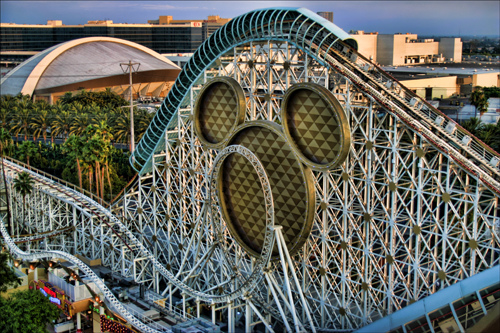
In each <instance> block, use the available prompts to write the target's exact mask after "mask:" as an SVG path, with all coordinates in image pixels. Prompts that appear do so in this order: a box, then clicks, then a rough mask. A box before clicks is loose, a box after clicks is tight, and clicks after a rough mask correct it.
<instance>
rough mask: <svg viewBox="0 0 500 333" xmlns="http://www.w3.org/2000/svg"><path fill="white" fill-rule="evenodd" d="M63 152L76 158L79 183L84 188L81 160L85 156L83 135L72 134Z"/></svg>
mask: <svg viewBox="0 0 500 333" xmlns="http://www.w3.org/2000/svg"><path fill="white" fill-rule="evenodd" d="M63 152H64V153H67V154H68V155H69V156H70V158H71V159H72V160H73V159H74V160H76V167H77V170H78V184H79V185H80V188H83V185H82V167H81V164H80V160H81V159H82V157H83V140H82V138H81V137H79V136H76V135H70V137H69V138H68V140H66V142H65V143H64V145H63Z"/></svg>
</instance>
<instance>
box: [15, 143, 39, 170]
mask: <svg viewBox="0 0 500 333" xmlns="http://www.w3.org/2000/svg"><path fill="white" fill-rule="evenodd" d="M37 152H38V149H37V148H36V145H35V144H34V143H33V141H23V142H21V144H20V145H19V146H18V147H17V153H18V154H19V159H20V160H21V161H26V163H27V164H28V166H29V165H30V157H33V156H35V154H36V153H37Z"/></svg>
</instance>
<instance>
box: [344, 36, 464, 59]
mask: <svg viewBox="0 0 500 333" xmlns="http://www.w3.org/2000/svg"><path fill="white" fill-rule="evenodd" d="M351 36H352V37H353V38H354V39H356V40H357V41H358V50H359V52H360V53H361V54H362V55H364V56H365V57H367V58H369V59H370V60H372V61H374V62H377V63H379V64H381V65H386V66H402V65H412V64H432V63H443V62H461V61H462V41H461V40H460V38H441V40H440V41H439V42H438V41H435V40H434V39H419V38H418V36H417V35H416V34H410V33H407V34H400V33H398V34H378V33H377V32H370V33H365V32H364V31H362V30H359V31H351Z"/></svg>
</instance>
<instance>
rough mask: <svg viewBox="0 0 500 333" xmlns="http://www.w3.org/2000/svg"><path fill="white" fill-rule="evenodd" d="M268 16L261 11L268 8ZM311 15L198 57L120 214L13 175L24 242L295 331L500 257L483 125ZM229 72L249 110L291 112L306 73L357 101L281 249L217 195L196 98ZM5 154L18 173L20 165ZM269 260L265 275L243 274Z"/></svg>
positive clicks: (275, 114) (345, 317) (214, 156)
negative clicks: (306, 208)
mask: <svg viewBox="0 0 500 333" xmlns="http://www.w3.org/2000/svg"><path fill="white" fill-rule="evenodd" d="M260 15H261V14H255V13H254V14H252V15H250V16H251V17H252V20H254V19H255V20H257V19H258V18H261V19H262V18H263V17H267V16H265V15H267V14H262V16H260ZM270 15H271V17H272V16H273V15H275V16H277V15H278V14H275V13H273V14H270ZM250 16H248V17H250ZM267 18H269V17H267ZM243 21H244V19H241V20H240V19H238V20H235V22H236V23H235V24H239V22H243ZM260 21H262V22H264V21H266V22H268V20H259V22H260ZM278 21H279V20H277V21H276V23H275V28H276V27H277V26H278V23H279V22H278ZM283 22H285V21H284V20H283V21H281V23H280V24H282V25H284V24H285V23H283ZM287 22H288V21H287ZM305 22H309V23H310V21H307V20H305V21H304V22H302V23H301V21H299V19H296V20H295V21H293V24H289V22H288V23H286V24H288V27H289V28H290V30H291V31H292V30H293V29H295V30H293V31H294V32H295V33H296V34H297V35H300V36H299V37H300V38H299V37H297V38H291V37H290V38H288V39H286V38H283V37H282V36H280V38H276V40H273V39H272V38H271V37H272V36H271V37H269V36H267V38H266V39H264V38H259V37H262V36H261V35H264V34H265V32H264V31H262V33H260V32H257V31H256V30H252V29H250V30H249V31H251V33H249V34H250V35H252V36H253V37H254V38H253V39H251V40H245V41H243V42H238V43H235V44H234V45H233V46H232V47H230V48H224V50H223V52H222V51H221V52H220V54H218V55H217V56H216V57H215V59H210V61H207V62H206V63H203V64H198V65H199V68H192V67H189V66H191V65H189V66H188V68H187V69H185V70H184V71H186V73H188V74H186V75H189V73H194V72H196V71H198V72H199V73H200V74H199V75H198V76H196V77H194V78H192V82H191V83H189V84H187V85H186V86H183V89H185V91H186V93H185V95H181V96H174V97H175V98H176V99H178V100H179V101H178V105H179V107H178V108H177V111H176V113H175V114H174V115H173V116H172V118H171V119H170V122H169V125H168V127H167V128H166V129H165V130H164V131H163V132H162V134H161V135H160V136H161V138H160V142H159V143H158V145H156V146H155V147H157V148H158V147H159V149H155V150H154V154H152V155H151V157H150V160H149V162H148V163H150V165H148V164H147V163H146V167H145V169H143V170H142V171H144V170H146V171H144V172H142V173H141V176H140V177H139V178H138V180H137V182H136V183H135V184H134V185H133V186H132V187H130V188H128V189H127V190H126V191H125V194H124V196H123V197H122V198H121V199H120V201H118V202H117V203H116V204H115V205H114V206H113V207H112V211H113V214H111V212H110V211H108V210H105V209H104V208H103V207H102V206H100V205H98V203H97V202H93V201H92V200H90V199H88V198H83V197H82V196H78V195H76V194H74V193H71V195H70V196H69V195H68V194H67V193H66V192H67V191H66V190H64V191H63V192H64V193H62V192H61V189H62V187H60V186H58V185H56V184H53V183H47V181H44V183H43V182H42V181H41V180H40V181H39V182H37V183H36V187H37V191H35V192H34V193H33V194H32V195H30V196H29V197H28V198H27V205H26V207H23V205H22V198H20V197H19V196H17V197H16V194H15V193H14V192H13V191H12V190H11V191H10V195H11V197H12V200H11V205H12V212H13V214H14V217H15V218H16V219H17V220H18V221H19V223H16V224H15V225H12V226H11V230H10V231H9V232H10V234H11V235H13V237H14V240H16V241H18V242H19V246H20V247H21V248H22V249H23V250H24V251H33V250H59V251H65V252H68V253H73V254H81V255H84V256H86V257H88V258H91V259H96V258H102V259H103V264H105V265H107V266H109V267H111V269H113V270H115V271H119V272H121V274H123V275H125V276H131V277H134V279H135V280H136V281H137V282H140V283H144V284H145V285H146V286H147V287H148V288H153V289H155V291H156V292H157V293H159V294H162V295H163V297H165V300H166V303H167V304H166V307H167V308H169V307H172V306H173V304H172V303H173V300H172V299H173V297H177V298H179V299H181V298H182V300H183V305H184V306H183V308H184V309H185V307H186V302H192V303H193V302H196V304H200V302H201V303H206V304H207V305H209V306H211V309H212V311H213V312H212V313H213V320H214V321H215V312H216V311H217V312H220V313H221V315H222V316H223V317H224V318H225V320H226V321H227V322H228V324H229V327H233V326H234V325H235V321H237V320H240V319H241V318H245V325H246V327H247V330H248V331H249V330H250V329H251V327H252V326H253V325H255V324H256V323H258V322H262V323H265V325H266V326H267V327H269V325H271V326H272V327H273V328H276V327H278V328H283V329H285V330H286V331H288V332H291V331H313V330H317V331H329V330H331V331H352V330H355V329H357V328H360V327H363V326H365V325H367V324H368V323H371V322H374V321H376V320H377V319H380V318H383V317H385V316H387V315H388V314H391V313H393V312H395V311H397V310H399V309H401V308H404V307H405V306H406V305H408V304H411V303H413V302H416V301H418V300H421V299H423V298H425V297H426V296H428V295H431V294H433V293H435V292H437V291H439V290H441V289H443V288H446V287H447V286H451V285H453V284H455V283H457V282H459V281H461V280H463V279H465V278H467V277H470V276H473V275H475V274H477V273H479V272H481V271H484V270H486V269H488V268H490V267H493V266H496V265H499V264H500V262H499V261H500V251H499V249H500V217H499V207H498V200H499V196H500V185H499V178H498V177H499V175H500V171H499V169H498V160H499V159H498V154H496V153H494V152H492V151H491V149H488V147H484V146H483V145H482V144H481V143H480V142H478V140H477V139H476V138H472V141H470V140H464V137H465V136H466V135H467V133H466V132H464V130H462V129H460V128H459V126H458V125H456V124H454V123H453V121H451V120H450V119H447V118H446V117H444V116H442V115H441V114H440V113H439V112H438V111H437V110H434V109H432V108H431V107H430V106H428V105H427V104H426V103H425V102H424V101H422V100H420V99H418V98H416V97H415V96H414V95H413V94H411V92H409V91H408V90H407V89H406V88H404V87H403V86H401V85H400V84H399V83H398V82H396V81H395V80H393V79H392V78H391V77H390V76H388V75H387V74H385V73H383V72H382V71H381V70H380V69H378V68H377V67H376V66H375V65H373V64H371V63H370V62H369V61H367V60H366V59H364V58H362V57H361V56H359V55H358V54H357V53H356V52H353V51H352V50H351V49H349V48H348V47H347V46H345V45H343V44H340V43H335V42H333V43H331V44H328V45H327V44H326V42H325V41H326V40H327V37H321V36H322V34H321V31H323V30H321V29H320V28H318V29H316V28H315V26H314V25H312V26H308V25H307V24H306V23H305ZM247 28H248V27H247ZM243 30H244V27H242V31H239V30H238V31H239V32H241V33H243V32H244V31H243ZM290 36H292V33H290ZM233 37H234V36H233ZM293 37H295V36H293ZM320 37H321V38H320ZM324 42H325V43H324ZM204 47H205V46H203V47H202V50H205V48H204ZM200 52H201V51H200ZM203 52H205V53H206V54H209V53H210V52H208V51H206V50H205V51H203ZM210 54H214V53H213V52H212V53H210ZM198 65H194V64H193V65H192V66H198ZM205 65H206V66H205ZM219 76H224V77H230V78H232V79H234V80H236V81H237V82H238V83H239V85H240V86H241V88H242V89H243V91H244V94H245V100H246V114H245V119H246V121H255V120H267V121H270V122H274V123H276V124H282V123H283V119H282V118H281V117H282V113H281V103H282V100H283V95H284V94H285V92H286V90H287V89H288V88H290V87H291V86H292V85H294V84H296V83H303V82H309V83H315V84H318V85H321V86H323V87H325V88H327V89H328V90H329V91H331V92H332V93H333V95H334V96H335V97H336V98H337V100H338V101H339V102H340V104H341V105H342V107H343V109H344V111H345V113H346V115H347V118H348V122H349V127H350V130H351V138H352V141H351V146H350V150H349V155H348V158H347V159H346V160H345V161H344V163H342V164H341V165H340V166H339V167H338V168H336V169H333V170H330V171H321V172H320V171H314V170H313V178H314V193H315V198H316V201H315V215H314V222H313V227H312V231H311V234H310V235H309V237H308V239H307V241H306V243H305V244H304V245H303V246H302V248H301V249H300V250H299V251H298V252H297V253H295V254H293V255H289V253H288V250H287V249H286V246H280V245H286V244H284V241H282V238H281V237H280V231H279V230H280V229H279V227H277V226H279V225H280V221H274V224H275V225H276V228H274V230H275V231H274V233H270V234H272V235H277V236H276V237H275V238H276V239H275V241H272V242H271V243H270V244H272V246H277V248H278V249H279V250H280V255H279V257H278V258H277V259H275V260H272V261H267V260H263V259H262V258H255V257H252V256H251V255H249V254H248V253H247V252H246V251H245V250H244V249H243V248H242V247H241V246H239V245H238V243H237V242H236V241H235V240H234V238H233V237H232V236H231V233H230V232H229V230H228V227H227V225H226V221H224V218H223V217H222V215H220V213H219V211H218V209H219V208H218V205H217V204H216V203H215V202H214V200H212V197H211V192H210V189H212V188H213V186H212V183H211V182H213V180H214V179H213V174H212V172H213V170H215V169H216V168H214V165H216V164H217V163H218V162H219V161H220V159H221V158H222V156H223V153H222V151H217V150H215V149H209V148H207V147H204V146H203V145H202V143H201V142H200V140H199V139H198V138H197V136H196V134H195V130H194V121H193V110H194V106H195V102H196V99H197V96H198V95H199V93H200V91H201V89H202V88H203V86H204V84H205V83H206V82H207V81H208V80H210V79H211V78H214V77H219ZM183 84H184V83H183V82H178V83H176V85H179V86H181V85H183ZM174 88H175V89H177V88H176V87H173V91H175V89H174ZM179 89H180V88H179ZM174 97H172V98H174ZM439 117H442V119H439ZM155 126H157V124H156V123H154V122H153V123H152V124H151V126H150V127H155ZM158 126H159V125H158ZM471 142H472V143H471ZM139 146H140V145H139ZM234 149H236V148H234ZM248 156H251V154H250V155H248ZM495 159H496V160H495ZM495 161H496V162H495ZM5 166H6V169H7V170H8V172H11V174H10V176H9V179H12V178H14V177H15V173H17V172H19V171H20V170H21V168H20V167H18V166H16V165H15V164H12V163H10V162H5ZM255 168H256V170H258V169H259V167H255ZM9 170H10V171H9ZM264 174H265V173H264ZM33 176H34V177H37V178H36V179H42V178H40V177H39V176H37V175H35V174H33ZM262 179H263V178H261V180H262ZM42 180H43V179H42ZM265 188H266V186H263V191H265ZM75 198H78V200H76V199H75ZM80 201H81V202H84V203H85V204H83V203H81V202H80ZM44 232H46V233H45V234H44ZM25 234H30V235H33V236H21V235H25ZM40 237H44V238H43V239H44V240H43V242H42V241H40ZM263 262H265V263H266V265H264V266H265V267H263V268H262V273H260V274H261V277H262V280H260V281H261V282H260V283H259V284H256V283H255V284H254V283H253V282H252V283H251V284H250V285H245V283H247V282H248V281H249V280H251V279H253V278H252V276H256V275H255V274H258V273H259V272H260V271H261V268H259V265H260V264H262V263H263ZM252 281H254V280H252ZM255 281H257V280H255ZM250 291H251V293H250ZM168 303H170V304H168ZM240 308H245V314H244V315H242V316H241V317H238V316H237V315H235V313H237V312H235V311H236V310H235V309H240ZM240 314H241V313H240ZM276 331H278V330H276Z"/></svg>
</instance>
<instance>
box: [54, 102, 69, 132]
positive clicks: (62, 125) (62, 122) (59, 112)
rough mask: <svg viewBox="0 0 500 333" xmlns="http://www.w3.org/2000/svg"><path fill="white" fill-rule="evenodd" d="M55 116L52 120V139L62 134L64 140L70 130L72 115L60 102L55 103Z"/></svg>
mask: <svg viewBox="0 0 500 333" xmlns="http://www.w3.org/2000/svg"><path fill="white" fill-rule="evenodd" d="M55 112H56V116H55V117H54V119H53V120H52V126H51V127H52V132H51V136H52V140H54V138H56V137H58V136H62V137H63V138H64V140H66V139H67V138H68V134H69V132H70V130H71V123H72V122H73V115H72V114H71V113H70V112H69V111H68V110H67V108H66V107H65V106H63V105H62V104H60V105H57V106H56V109H55Z"/></svg>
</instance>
